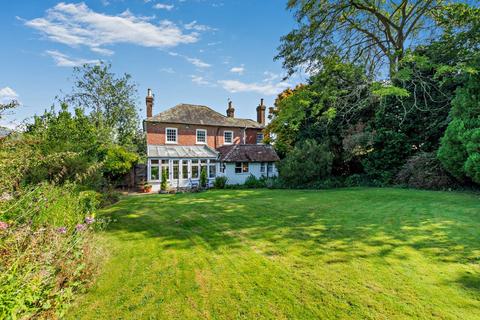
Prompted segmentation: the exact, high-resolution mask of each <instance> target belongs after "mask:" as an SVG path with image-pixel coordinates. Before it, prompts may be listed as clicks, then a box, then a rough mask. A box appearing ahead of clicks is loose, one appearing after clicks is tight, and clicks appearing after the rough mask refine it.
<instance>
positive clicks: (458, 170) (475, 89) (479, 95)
mask: <svg viewBox="0 0 480 320" xmlns="http://www.w3.org/2000/svg"><path fill="white" fill-rule="evenodd" d="M451 117H452V121H451V122H450V124H449V125H448V127H447V130H446V131H445V135H444V136H443V138H442V140H441V144H440V148H439V150H438V158H439V159H440V161H441V162H442V164H443V166H444V167H445V169H447V170H448V171H449V172H450V173H451V174H452V175H453V176H454V177H456V178H457V179H459V180H460V181H462V182H463V181H465V180H467V179H471V180H472V181H474V182H475V183H478V184H480V76H478V75H471V76H470V77H469V79H468V82H467V83H466V85H465V86H464V87H462V88H459V89H457V92H456V95H455V98H454V99H453V101H452V110H451Z"/></svg>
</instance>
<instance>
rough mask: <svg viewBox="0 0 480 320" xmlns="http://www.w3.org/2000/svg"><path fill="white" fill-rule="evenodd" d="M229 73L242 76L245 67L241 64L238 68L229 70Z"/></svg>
mask: <svg viewBox="0 0 480 320" xmlns="http://www.w3.org/2000/svg"><path fill="white" fill-rule="evenodd" d="M230 72H231V73H237V74H243V73H244V72H245V67H244V66H243V64H242V65H241V66H240V67H233V68H232V69H230Z"/></svg>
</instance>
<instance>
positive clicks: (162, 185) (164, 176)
mask: <svg viewBox="0 0 480 320" xmlns="http://www.w3.org/2000/svg"><path fill="white" fill-rule="evenodd" d="M167 187H168V175H167V170H166V169H162V181H161V182H160V190H162V191H167Z"/></svg>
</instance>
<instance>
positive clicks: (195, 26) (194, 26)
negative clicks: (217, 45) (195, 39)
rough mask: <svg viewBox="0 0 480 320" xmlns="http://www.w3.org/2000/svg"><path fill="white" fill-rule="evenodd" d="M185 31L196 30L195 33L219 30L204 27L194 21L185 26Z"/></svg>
mask: <svg viewBox="0 0 480 320" xmlns="http://www.w3.org/2000/svg"><path fill="white" fill-rule="evenodd" d="M184 27H185V29H187V30H195V31H202V32H203V31H215V30H217V29H215V28H212V27H209V26H206V25H203V24H198V23H197V21H196V20H193V21H192V22H190V23H187V24H186V25H184Z"/></svg>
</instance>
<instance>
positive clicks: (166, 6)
mask: <svg viewBox="0 0 480 320" xmlns="http://www.w3.org/2000/svg"><path fill="white" fill-rule="evenodd" d="M173 7H174V6H173V4H165V3H157V4H155V5H154V6H153V8H154V9H163V10H167V11H170V10H172V9H173Z"/></svg>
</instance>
